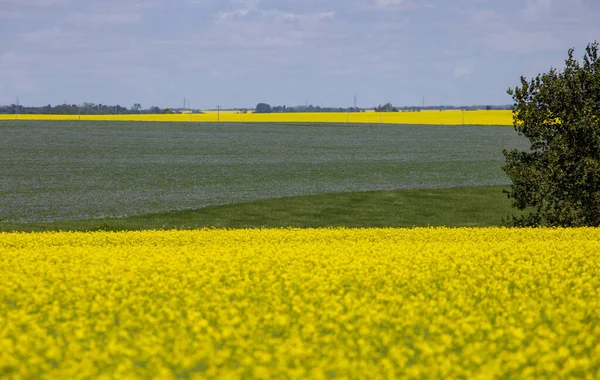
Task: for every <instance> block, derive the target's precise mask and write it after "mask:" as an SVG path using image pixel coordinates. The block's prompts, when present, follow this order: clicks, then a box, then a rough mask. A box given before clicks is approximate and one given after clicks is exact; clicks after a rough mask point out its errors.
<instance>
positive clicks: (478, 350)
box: [0, 228, 600, 379]
mask: <svg viewBox="0 0 600 380" xmlns="http://www.w3.org/2000/svg"><path fill="white" fill-rule="evenodd" d="M0 278H2V281H1V282H0V377H1V378H6V379H13V378H14V379H17V378H56V379H58V378H73V379H77V378H149V377H159V378H165V379H170V378H171V379H175V378H214V379H217V378H219V379H220V378H297V379H307V378H310V379H320V378H322V379H325V378H395V377H400V378H424V377H426V378H529V377H536V378H575V377H577V378H588V379H595V378H598V376H599V375H600V373H599V368H600V294H599V289H600V229H594V228H581V229H544V228H540V229H507V228H456V229H453V228H415V229H402V228H399V229H388V228H382V229H263V230H260V229H254V230H196V231H142V232H46V233H1V234H0Z"/></svg>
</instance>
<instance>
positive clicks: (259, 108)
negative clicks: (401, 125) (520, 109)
mask: <svg viewBox="0 0 600 380" xmlns="http://www.w3.org/2000/svg"><path fill="white" fill-rule="evenodd" d="M511 108H512V106H511V105H510V104H508V105H500V106H494V105H471V106H427V107H420V106H405V107H394V106H393V105H392V103H386V104H383V105H382V104H380V105H378V106H375V107H373V108H359V107H348V108H343V107H319V106H313V105H312V104H311V105H308V106H294V107H288V106H271V105H270V104H267V103H258V104H257V105H256V109H255V110H254V112H255V113H281V112H365V111H366V110H368V109H372V110H374V111H375V112H419V111H426V110H427V111H444V110H465V111H475V110H510V109H511Z"/></svg>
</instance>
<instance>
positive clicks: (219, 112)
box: [217, 106, 221, 123]
mask: <svg viewBox="0 0 600 380" xmlns="http://www.w3.org/2000/svg"><path fill="white" fill-rule="evenodd" d="M220 122H221V106H217V123H220Z"/></svg>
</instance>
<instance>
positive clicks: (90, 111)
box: [0, 103, 512, 115]
mask: <svg viewBox="0 0 600 380" xmlns="http://www.w3.org/2000/svg"><path fill="white" fill-rule="evenodd" d="M511 108H512V106H511V105H500V106H494V105H472V106H427V107H421V106H405V107H394V106H393V105H392V104H391V103H386V104H384V105H379V106H375V107H373V108H360V107H347V108H344V107H321V106H314V105H312V104H311V105H306V106H304V105H303V106H285V105H284V106H271V105H270V104H267V103H259V104H258V105H257V106H256V109H254V112H256V113H284V112H365V111H366V110H375V111H376V112H419V111H423V110H429V111H438V110H439V111H443V110H466V111H472V110H510V109H511ZM231 110H235V111H238V112H241V113H246V112H248V111H251V110H248V109H244V108H235V109H234V108H232V109H231ZM181 112H190V110H182V109H171V108H159V107H156V106H153V107H150V108H145V109H144V108H142V106H141V104H139V103H135V104H134V105H133V106H131V107H129V108H127V107H123V106H120V105H118V104H117V105H114V106H110V105H106V104H94V103H83V104H82V105H78V104H58V105H55V106H52V105H50V104H48V105H46V106H41V107H27V106H23V105H17V104H11V105H0V114H49V115H76V114H84V115H119V114H161V113H166V114H169V113H181ZM193 112H194V113H202V112H201V111H200V110H194V111H193Z"/></svg>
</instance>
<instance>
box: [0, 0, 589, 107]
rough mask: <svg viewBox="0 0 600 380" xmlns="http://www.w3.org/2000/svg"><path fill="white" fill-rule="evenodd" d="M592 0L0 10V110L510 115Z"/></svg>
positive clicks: (572, 36)
mask: <svg viewBox="0 0 600 380" xmlns="http://www.w3.org/2000/svg"><path fill="white" fill-rule="evenodd" d="M598 20H600V1H598V0H501V1H500V0H0V36H1V41H0V104H10V103H14V102H15V99H16V97H19V99H20V102H21V104H26V105H44V104H48V103H50V104H53V105H54V104H58V103H63V102H67V103H70V104H71V103H82V102H84V101H87V102H94V103H103V104H120V105H123V106H131V105H132V104H133V103H136V102H139V103H141V104H142V106H143V107H144V108H146V107H150V106H153V105H156V106H159V107H177V106H182V105H183V98H184V97H187V98H188V99H190V102H191V105H192V107H197V108H205V109H206V108H213V107H216V106H217V105H221V106H222V107H254V106H255V105H256V103H258V102H267V103H270V104H272V105H275V104H286V105H298V104H304V103H305V102H308V103H311V104H315V105H316V104H319V105H322V106H325V105H327V106H349V105H352V104H353V97H354V95H356V96H357V98H358V104H359V106H362V107H372V106H374V105H376V104H380V103H385V102H392V103H393V104H394V105H398V106H404V105H418V104H421V102H422V97H425V103H426V104H427V105H434V104H435V105H439V104H452V105H468V104H509V103H511V99H510V97H509V96H508V95H506V89H507V88H508V87H511V86H514V85H515V84H517V83H518V78H519V76H520V75H521V74H523V75H525V76H531V75H535V74H537V73H539V72H545V71H547V70H548V69H549V68H550V67H551V66H554V67H559V68H560V67H562V65H563V64H564V59H565V58H566V53H567V50H568V49H569V48H570V47H574V48H575V49H576V52H575V54H576V56H577V57H579V58H580V57H581V56H582V55H583V52H584V48H585V46H586V45H587V43H589V42H592V41H594V40H595V39H597V40H600V22H598Z"/></svg>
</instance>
